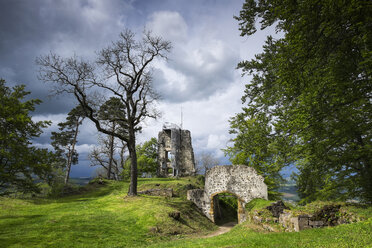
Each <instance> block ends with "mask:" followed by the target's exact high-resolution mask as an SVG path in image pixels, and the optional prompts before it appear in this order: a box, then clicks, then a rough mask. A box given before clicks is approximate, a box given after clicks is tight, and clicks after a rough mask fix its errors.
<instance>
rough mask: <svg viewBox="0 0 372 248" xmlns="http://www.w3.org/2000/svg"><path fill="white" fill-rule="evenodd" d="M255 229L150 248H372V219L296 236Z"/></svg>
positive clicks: (237, 228)
mask: <svg viewBox="0 0 372 248" xmlns="http://www.w3.org/2000/svg"><path fill="white" fill-rule="evenodd" d="M254 228H255V227H254V226H251V225H244V224H242V225H238V226H235V227H234V228H233V229H232V230H231V231H230V232H228V233H225V234H222V235H220V236H216V237H213V238H207V239H186V240H177V241H171V242H163V243H161V244H154V245H152V246H149V247H162V248H165V247H279V248H280V247H283V248H290V247H293V248H295V247H309V248H313V247H337V248H342V247H348V248H349V247H372V238H371V231H372V219H369V220H368V221H364V222H359V223H354V224H349V225H340V226H337V227H332V228H328V227H327V228H322V229H311V230H304V231H301V232H296V233H265V232H262V231H261V230H255V229H254Z"/></svg>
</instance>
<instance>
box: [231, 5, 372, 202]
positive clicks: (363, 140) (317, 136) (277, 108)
mask: <svg viewBox="0 0 372 248" xmlns="http://www.w3.org/2000/svg"><path fill="white" fill-rule="evenodd" d="M257 18H259V20H260V22H259V23H260V26H261V29H264V28H266V27H268V26H271V25H276V29H277V30H278V31H280V32H282V33H283V34H284V38H280V39H274V38H272V37H271V36H269V37H268V38H267V41H266V45H265V46H264V51H263V53H261V54H258V55H256V57H255V59H253V60H251V61H242V62H240V63H239V64H238V68H240V69H242V71H243V74H250V75H252V76H253V78H252V80H251V82H250V83H248V84H247V85H246V89H245V95H244V96H243V102H244V103H245V104H246V107H245V108H244V110H243V113H241V114H238V115H237V116H236V117H234V118H233V119H232V121H231V125H232V131H233V132H236V133H237V139H236V140H235V143H236V144H234V147H233V148H231V149H230V150H228V151H229V152H230V153H232V155H234V156H235V157H238V156H239V155H240V153H242V155H240V156H242V157H243V160H247V159H248V160H252V161H253V162H254V163H253V166H256V167H259V168H260V167H262V166H263V167H267V166H276V168H278V169H279V168H281V167H282V166H284V165H286V164H288V163H291V162H293V163H295V164H296V166H297V168H298V170H299V173H298V175H296V176H295V178H296V180H297V184H298V188H299V192H300V196H301V197H302V198H303V202H309V201H313V200H315V199H341V200H342V199H353V198H359V199H360V200H363V201H365V202H372V156H371V154H372V153H371V150H372V101H371V97H372V95H371V92H372V82H371V74H372V56H371V55H372V52H371V48H372V29H371V26H370V23H371V22H372V5H371V4H370V3H369V2H368V1H357V0H356V1H315V0H306V1H305V0H302V1H287V0H285V1H270V2H268V1H264V0H262V1H254V0H246V2H245V4H244V5H243V9H242V10H241V12H240V15H239V16H238V17H236V19H237V20H238V21H239V24H240V30H241V35H242V36H244V35H251V34H253V33H255V32H256V24H257V23H256V20H257ZM245 128H246V129H252V130H246V129H245ZM255 132H257V133H256V135H255ZM244 134H246V135H244ZM251 136H252V138H250V137H251ZM256 136H258V137H256ZM244 139H246V140H244ZM237 141H239V142H240V143H239V142H237ZM241 143H242V144H241ZM234 149H235V150H234ZM261 151H264V152H261ZM262 153H263V156H262ZM261 157H263V158H269V159H271V161H269V162H268V163H267V164H264V163H262V166H259V165H255V164H257V161H255V160H257V159H258V160H259V163H260V161H262V160H263V161H265V160H264V159H261ZM275 164H276V165H275ZM258 170H259V171H260V169H258ZM266 171H270V170H269V169H266V168H265V169H264V170H261V173H264V175H265V173H266V174H268V173H267V172H266ZM268 177H269V178H272V176H267V175H266V178H268ZM274 178H275V177H274ZM269 188H270V185H269Z"/></svg>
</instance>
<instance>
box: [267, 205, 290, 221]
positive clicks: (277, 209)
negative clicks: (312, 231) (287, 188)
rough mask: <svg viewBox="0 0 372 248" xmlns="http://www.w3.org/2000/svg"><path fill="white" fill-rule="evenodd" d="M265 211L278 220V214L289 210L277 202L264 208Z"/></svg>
mask: <svg viewBox="0 0 372 248" xmlns="http://www.w3.org/2000/svg"><path fill="white" fill-rule="evenodd" d="M266 209H267V210H269V211H270V212H271V213H272V215H273V216H274V217H276V218H279V216H280V214H281V213H283V210H284V209H289V207H287V206H286V205H284V202H283V201H277V202H275V203H273V204H271V205H270V206H268V207H266Z"/></svg>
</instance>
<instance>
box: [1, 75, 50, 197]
mask: <svg viewBox="0 0 372 248" xmlns="http://www.w3.org/2000/svg"><path fill="white" fill-rule="evenodd" d="M28 94H30V92H27V91H25V86H24V85H18V86H15V87H13V88H10V87H8V86H6V82H5V81H4V80H2V79H0V106H1V107H0V195H1V194H9V193H12V192H24V193H28V192H38V191H39V188H38V185H37V184H35V183H34V182H35V180H36V179H41V180H45V181H47V182H49V181H50V180H51V179H52V174H53V173H52V172H53V167H52V166H53V165H54V162H55V156H54V154H53V153H51V152H49V151H48V150H47V149H39V148H37V147H35V146H33V145H32V139H34V138H37V137H39V136H40V134H41V133H42V129H43V128H46V127H47V126H49V125H50V122H49V121H39V122H34V121H33V120H32V118H31V116H30V112H32V111H34V110H35V105H36V104H39V103H40V102H41V101H40V100H38V99H32V100H25V97H26V96H27V95H28Z"/></svg>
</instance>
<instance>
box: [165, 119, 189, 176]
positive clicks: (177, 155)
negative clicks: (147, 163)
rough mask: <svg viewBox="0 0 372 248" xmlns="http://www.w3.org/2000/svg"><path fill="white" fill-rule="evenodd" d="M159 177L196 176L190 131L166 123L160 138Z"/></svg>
mask: <svg viewBox="0 0 372 248" xmlns="http://www.w3.org/2000/svg"><path fill="white" fill-rule="evenodd" d="M158 155H159V156H158V163H159V170H158V175H159V176H161V177H177V176H180V177H184V176H192V175H194V174H195V160H194V151H193V149H192V144H191V134H190V131H189V130H183V129H181V128H180V127H178V126H177V125H175V124H170V123H165V124H164V125H163V130H162V131H161V132H159V137H158Z"/></svg>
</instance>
